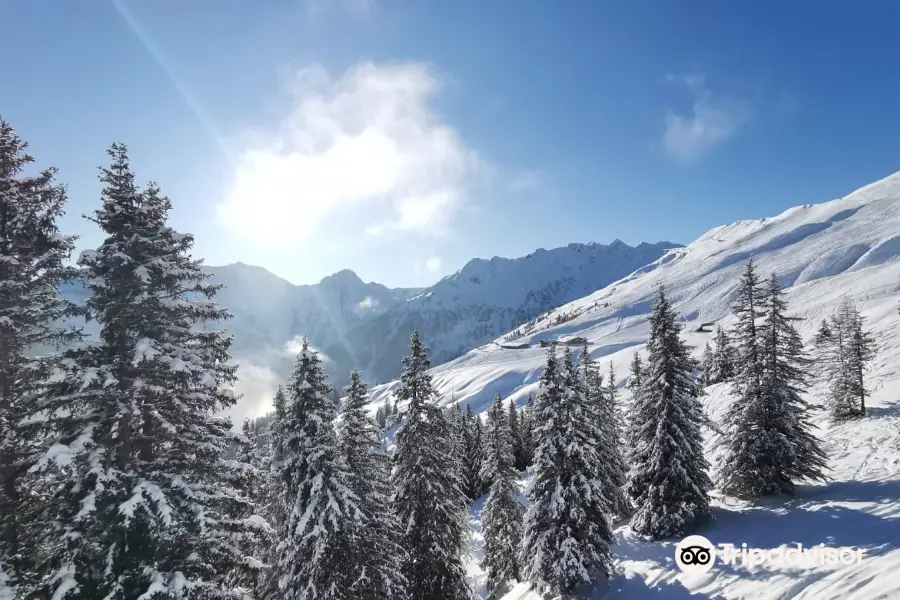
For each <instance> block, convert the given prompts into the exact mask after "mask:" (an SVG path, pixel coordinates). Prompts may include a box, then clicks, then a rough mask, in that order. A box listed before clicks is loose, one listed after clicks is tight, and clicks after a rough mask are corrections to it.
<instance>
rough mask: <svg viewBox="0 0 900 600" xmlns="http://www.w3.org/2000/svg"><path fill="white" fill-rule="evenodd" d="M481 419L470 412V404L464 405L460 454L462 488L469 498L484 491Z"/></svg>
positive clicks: (474, 498)
mask: <svg viewBox="0 0 900 600" xmlns="http://www.w3.org/2000/svg"><path fill="white" fill-rule="evenodd" d="M481 434H482V432H481V419H479V418H478V416H477V415H476V414H475V413H473V412H472V407H471V406H468V405H467V406H466V414H465V417H464V420H463V445H464V446H465V448H464V450H465V451H464V452H463V455H462V466H461V472H462V481H461V483H462V489H463V492H464V493H465V494H466V496H467V497H468V498H469V500H477V499H478V498H480V497H481V495H482V494H483V493H484V480H483V479H482V478H481V463H482V460H483V458H484V450H483V448H482V442H483V440H482V435H481Z"/></svg>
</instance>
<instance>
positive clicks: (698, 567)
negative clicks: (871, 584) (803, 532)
mask: <svg viewBox="0 0 900 600" xmlns="http://www.w3.org/2000/svg"><path fill="white" fill-rule="evenodd" d="M865 552H866V550H865V548H850V547H841V548H831V547H828V546H825V545H824V544H817V545H815V546H812V547H809V548H806V547H804V546H803V544H795V545H794V547H786V546H784V545H782V546H779V547H777V548H752V547H750V546H748V545H747V544H740V545H739V546H737V545H735V544H718V545H715V544H713V543H712V542H710V541H709V540H708V539H706V538H705V537H703V536H702V535H689V536H688V537H686V538H684V539H683V540H681V541H680V542H678V545H677V546H675V564H677V565H678V568H679V569H681V570H682V571H683V572H685V573H693V574H699V573H707V572H709V571H710V569H712V568H713V566H714V565H715V564H716V560H717V559H718V560H719V562H721V563H722V564H724V565H729V566H739V567H742V568H749V569H753V568H756V567H759V566H762V565H769V566H772V567H779V568H781V567H794V568H804V567H805V568H813V567H818V566H824V565H834V566H852V565H859V564H860V563H862V560H863V556H864V555H865Z"/></svg>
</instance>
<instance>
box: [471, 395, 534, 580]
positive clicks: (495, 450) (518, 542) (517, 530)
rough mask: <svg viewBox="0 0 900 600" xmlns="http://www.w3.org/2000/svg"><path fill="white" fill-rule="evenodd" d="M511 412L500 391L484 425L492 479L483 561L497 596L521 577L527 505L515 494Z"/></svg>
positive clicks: (487, 473)
mask: <svg viewBox="0 0 900 600" xmlns="http://www.w3.org/2000/svg"><path fill="white" fill-rule="evenodd" d="M510 407H511V409H512V410H513V411H515V405H514V404H512V403H510ZM510 414H515V412H512V413H507V411H506V410H504V408H503V399H502V398H501V396H500V394H499V392H498V393H497V396H496V397H495V398H494V403H493V404H492V405H491V408H490V409H489V410H488V414H487V423H486V427H485V436H484V462H483V464H482V472H483V474H482V478H483V479H484V480H485V481H491V482H492V483H491V487H490V492H489V493H488V497H487V500H486V501H485V503H484V512H483V514H482V521H481V525H482V532H483V534H484V541H485V551H484V559H483V560H482V562H481V565H482V568H484V569H485V570H486V571H487V583H486V587H487V590H488V592H489V593H491V594H494V595H495V596H496V597H499V596H500V595H502V594H504V593H505V591H506V588H507V587H508V586H507V583H508V582H509V581H515V582H519V581H521V580H522V569H521V563H520V561H519V550H520V548H521V546H522V519H523V517H524V515H525V507H524V506H522V503H521V502H519V501H518V499H517V498H516V496H517V494H518V486H517V485H516V482H517V480H518V472H517V470H516V467H515V465H514V464H513V463H514V461H515V456H514V452H513V444H512V442H513V436H512V431H511V430H510V418H509V415H510Z"/></svg>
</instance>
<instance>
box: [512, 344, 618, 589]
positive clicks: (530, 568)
mask: <svg viewBox="0 0 900 600" xmlns="http://www.w3.org/2000/svg"><path fill="white" fill-rule="evenodd" d="M580 388H581V386H580V385H579V383H578V373H577V371H576V368H575V366H574V363H573V361H572V358H571V354H570V353H569V352H568V349H567V350H566V352H565V355H564V358H563V364H562V365H560V364H559V362H558V360H557V357H556V348H555V346H551V347H550V349H549V351H548V354H547V364H546V366H545V368H544V371H543V373H542V374H541V381H540V389H539V391H538V395H537V399H536V401H535V415H536V420H535V430H534V435H535V443H536V451H535V458H534V465H533V466H532V471H533V478H532V480H531V483H530V485H529V488H528V500H529V506H528V509H527V511H526V513H525V529H524V540H523V549H522V559H523V563H524V574H525V576H526V577H527V579H528V580H529V581H531V582H532V584H533V585H534V586H535V587H537V588H538V589H540V590H541V591H549V592H551V593H554V594H557V595H559V596H562V597H563V598H567V599H568V598H572V597H574V595H575V594H576V593H577V591H578V590H579V589H580V588H583V587H586V586H590V585H591V584H592V583H595V582H597V581H598V580H599V579H602V578H603V577H607V576H609V575H610V574H611V573H612V552H611V550H610V545H611V544H612V540H613V538H612V531H611V528H610V524H609V520H608V517H607V515H606V514H605V509H606V504H607V500H606V498H605V496H604V490H603V489H602V482H601V481H600V480H599V479H598V478H597V477H596V476H595V474H596V472H597V465H598V462H599V461H598V458H597V452H596V448H595V440H596V426H595V423H594V420H593V418H592V417H593V416H594V415H593V411H592V410H591V407H590V405H589V403H588V402H587V400H586V398H585V397H584V394H583V393H582V392H581V389H580Z"/></svg>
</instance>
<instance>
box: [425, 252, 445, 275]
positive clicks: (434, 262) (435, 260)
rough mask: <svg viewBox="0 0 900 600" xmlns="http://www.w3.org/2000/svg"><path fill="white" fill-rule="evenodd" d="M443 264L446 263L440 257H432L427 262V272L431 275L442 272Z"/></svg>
mask: <svg viewBox="0 0 900 600" xmlns="http://www.w3.org/2000/svg"><path fill="white" fill-rule="evenodd" d="M443 264H444V261H443V260H441V257H440V256H432V257H430V258H428V259H427V260H426V261H425V270H426V271H428V272H429V273H437V272H438V271H440V270H441V266H443Z"/></svg>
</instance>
